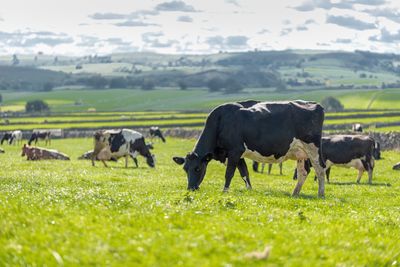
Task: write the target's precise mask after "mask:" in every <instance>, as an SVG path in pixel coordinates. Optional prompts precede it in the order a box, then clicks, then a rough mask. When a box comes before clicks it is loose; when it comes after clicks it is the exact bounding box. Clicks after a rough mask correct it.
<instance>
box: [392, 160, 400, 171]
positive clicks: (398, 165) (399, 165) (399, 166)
mask: <svg viewBox="0 0 400 267" xmlns="http://www.w3.org/2000/svg"><path fill="white" fill-rule="evenodd" d="M392 169H393V170H395V171H400V162H397V163H396V164H394V165H393V168H392Z"/></svg>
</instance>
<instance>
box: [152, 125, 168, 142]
mask: <svg viewBox="0 0 400 267" xmlns="http://www.w3.org/2000/svg"><path fill="white" fill-rule="evenodd" d="M154 137H158V138H160V139H161V140H162V141H163V143H165V141H166V140H165V138H164V136H163V134H162V132H161V130H160V128H158V127H154V126H153V127H150V138H151V139H153V138H154Z"/></svg>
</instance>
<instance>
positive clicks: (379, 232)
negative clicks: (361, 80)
mask: <svg viewBox="0 0 400 267" xmlns="http://www.w3.org/2000/svg"><path fill="white" fill-rule="evenodd" d="M194 142H195V140H180V139H168V140H167V143H166V144H162V143H156V144H155V149H154V154H156V157H157V166H156V168H155V169H150V168H148V167H147V166H146V164H145V161H144V160H143V159H142V158H139V165H140V167H139V168H138V169H135V168H132V167H130V168H128V169H125V168H124V167H123V166H124V164H123V161H122V160H121V161H120V162H117V163H110V166H111V167H110V168H104V167H103V166H102V165H101V163H97V166H96V167H92V166H91V164H90V162H89V161H79V160H76V158H77V157H78V155H80V154H81V153H82V152H84V151H86V150H88V149H90V148H91V147H92V140H91V139H66V140H54V141H53V144H52V147H53V148H56V149H59V150H60V151H63V152H65V153H67V154H69V155H70V156H71V158H72V160H71V161H70V162H64V161H63V162H61V161H42V162H29V161H26V160H25V159H24V158H22V157H21V156H20V148H18V147H15V146H8V145H7V146H4V147H3V148H4V149H5V150H6V154H0V162H1V166H2V172H1V173H0V190H1V192H0V214H1V219H0V247H1V248H2V249H1V250H0V265H2V266H33V265H35V266H44V265H46V266H54V265H66V266H76V265H85V266H87V265H94V266H96V265H114V266H127V265H131V266H135V265H145V266H265V265H266V264H267V265H272V266H283V265H284V266H333V265H336V266H338V265H339V266H399V264H400V204H399V203H400V195H399V193H398V192H399V189H400V179H399V178H400V177H399V176H400V173H399V172H395V171H392V170H391V166H392V165H393V164H394V163H395V162H398V161H400V154H399V153H398V152H384V153H383V158H384V159H383V160H381V161H377V163H376V169H375V173H374V179H373V185H367V184H366V180H367V177H366V176H364V177H363V179H362V183H361V184H355V180H356V175H357V171H355V170H351V169H341V168H333V169H332V172H331V184H328V185H327V186H326V198H325V199H318V198H317V197H316V195H317V184H316V183H315V182H314V181H313V179H310V177H309V179H308V180H307V181H306V183H305V185H304V187H303V191H302V193H301V196H300V197H299V198H292V197H291V196H290V193H291V191H292V190H293V188H294V186H295V182H294V181H293V180H292V179H291V177H292V171H293V167H294V162H288V163H285V164H284V175H283V176H279V175H277V174H276V173H277V172H278V171H277V169H276V168H275V169H274V170H273V174H272V175H270V176H267V175H266V174H253V173H252V175H251V176H252V183H253V188H254V189H253V190H252V191H247V190H245V187H244V183H243V182H242V180H241V179H240V178H239V177H238V176H236V177H235V178H234V179H233V181H232V186H231V191H230V192H229V193H226V194H224V193H222V187H223V183H224V180H223V173H224V166H223V165H221V164H218V163H216V162H214V161H213V162H211V163H210V165H209V168H208V172H207V176H206V178H205V180H204V182H203V184H202V186H201V189H200V190H199V191H198V192H190V193H189V192H187V191H186V179H185V174H184V171H183V170H182V169H181V167H180V166H177V165H175V164H174V163H173V162H172V160H171V157H172V156H174V155H184V154H185V153H187V152H188V151H190V150H191V149H192V147H193V145H194ZM248 163H249V162H248ZM130 166H132V162H130ZM311 176H313V175H311ZM265 246H271V251H270V255H269V258H268V259H267V260H254V259H249V258H246V257H245V254H246V253H248V252H252V251H262V250H263V249H264V247H265Z"/></svg>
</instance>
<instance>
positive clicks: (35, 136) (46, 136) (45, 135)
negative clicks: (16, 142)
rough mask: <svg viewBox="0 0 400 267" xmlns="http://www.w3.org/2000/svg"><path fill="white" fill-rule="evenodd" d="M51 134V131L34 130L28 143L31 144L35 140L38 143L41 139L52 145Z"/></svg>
mask: <svg viewBox="0 0 400 267" xmlns="http://www.w3.org/2000/svg"><path fill="white" fill-rule="evenodd" d="M50 136H51V132H50V131H37V132H33V133H32V135H31V138H29V141H28V145H31V144H32V142H33V141H35V145H36V144H37V142H38V140H39V139H41V140H45V145H47V143H48V144H49V145H50V144H51V139H50Z"/></svg>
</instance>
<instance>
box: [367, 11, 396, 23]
mask: <svg viewBox="0 0 400 267" xmlns="http://www.w3.org/2000/svg"><path fill="white" fill-rule="evenodd" d="M363 12H365V13H367V14H369V15H371V16H374V17H384V18H387V19H388V20H391V21H394V22H400V12H399V11H398V10H395V9H391V8H375V9H367V10H363Z"/></svg>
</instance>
